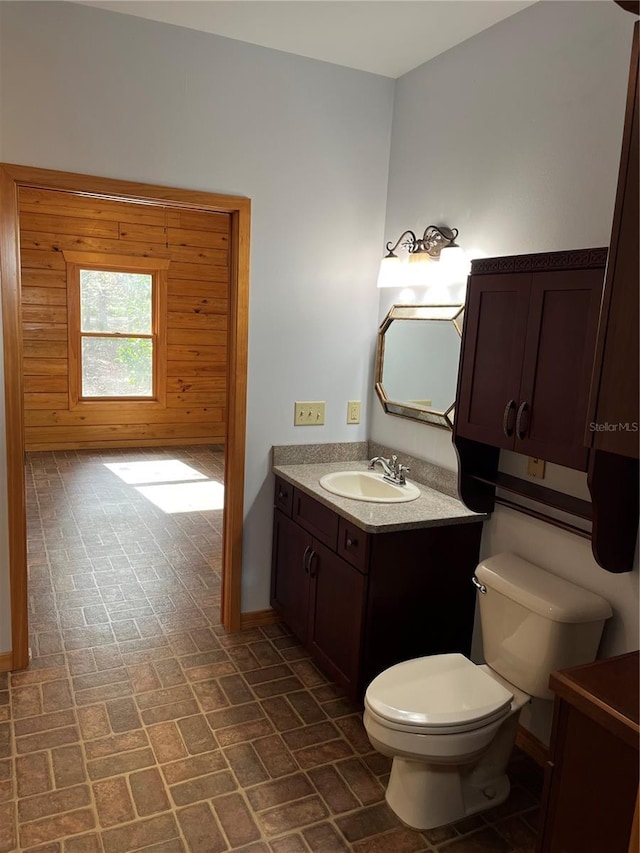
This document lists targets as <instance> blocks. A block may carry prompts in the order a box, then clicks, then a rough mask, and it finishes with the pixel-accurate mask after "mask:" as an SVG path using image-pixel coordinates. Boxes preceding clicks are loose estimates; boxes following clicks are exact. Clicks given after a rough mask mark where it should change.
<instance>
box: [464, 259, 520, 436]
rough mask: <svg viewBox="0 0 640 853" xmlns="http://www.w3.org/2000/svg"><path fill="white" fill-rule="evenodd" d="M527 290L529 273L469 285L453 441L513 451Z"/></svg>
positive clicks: (488, 278) (472, 281) (482, 278)
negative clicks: (457, 438)
mask: <svg viewBox="0 0 640 853" xmlns="http://www.w3.org/2000/svg"><path fill="white" fill-rule="evenodd" d="M530 286H531V273H501V274H498V275H481V276H473V275H472V276H471V277H470V279H469V294H468V298H467V308H466V317H465V325H464V335H463V338H462V341H463V354H462V362H461V367H460V381H459V385H458V402H457V407H456V423H455V431H456V434H457V435H460V436H463V437H464V438H471V439H473V440H474V441H481V442H483V443H485V444H490V445H492V446H493V447H504V448H507V449H511V448H512V447H513V443H514V438H513V436H514V429H515V416H516V412H517V408H518V405H519V402H520V400H519V391H520V375H521V371H522V357H523V352H524V342H525V335H526V328H527V310H528V305H529V291H530Z"/></svg>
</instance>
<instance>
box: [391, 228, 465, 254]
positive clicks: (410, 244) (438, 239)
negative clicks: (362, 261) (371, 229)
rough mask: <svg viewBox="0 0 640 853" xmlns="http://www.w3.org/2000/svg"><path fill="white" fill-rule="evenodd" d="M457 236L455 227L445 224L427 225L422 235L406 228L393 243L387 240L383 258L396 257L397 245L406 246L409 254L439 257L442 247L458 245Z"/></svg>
mask: <svg viewBox="0 0 640 853" xmlns="http://www.w3.org/2000/svg"><path fill="white" fill-rule="evenodd" d="M457 236H458V229H457V228H447V227H446V226H445V225H427V227H426V228H425V229H424V234H423V235H422V237H416V235H415V234H414V233H413V231H411V230H410V229H407V230H406V231H404V232H403V233H402V234H401V235H400V236H399V237H398V239H397V240H396V242H395V243H392V241H391V240H389V242H388V243H387V245H386V250H387V254H386V255H385V258H396V257H397V255H396V249H397V248H398V247H399V246H401V247H402V248H406V249H407V251H408V252H409V254H410V255H418V254H427V255H430V256H431V257H432V258H439V257H440V252H441V251H442V250H443V249H444V248H448V247H450V246H457V245H458V244H457V243H456V237H457Z"/></svg>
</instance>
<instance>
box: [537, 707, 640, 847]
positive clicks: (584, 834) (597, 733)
mask: <svg viewBox="0 0 640 853" xmlns="http://www.w3.org/2000/svg"><path fill="white" fill-rule="evenodd" d="M556 701H558V700H556ZM554 724H555V726H556V731H555V741H556V744H555V747H556V748H555V753H554V755H553V765H552V769H551V771H550V776H549V779H548V781H547V785H548V787H549V791H548V793H547V794H546V797H545V805H546V810H545V809H544V808H543V813H542V821H543V822H542V832H541V836H540V841H539V847H538V849H539V851H541V853H558V851H561V853H586V851H590V850H593V851H594V853H596V851H598V853H600V851H602V853H605V851H606V853H628V851H631V849H632V848H631V847H630V846H629V837H630V835H631V825H632V822H633V814H634V808H635V804H636V796H637V792H638V750H637V749H634V747H632V746H629V744H627V743H625V742H624V741H623V740H621V739H619V738H617V737H615V736H614V735H613V734H611V732H610V731H608V730H607V729H606V728H604V727H603V726H601V725H599V724H598V723H597V722H595V721H594V720H593V719H591V718H590V717H588V716H586V715H585V714H582V713H581V712H580V711H579V710H578V709H576V708H574V707H572V706H571V705H569V704H567V703H566V702H562V701H560V703H559V708H558V710H557V711H556V720H555V723H554Z"/></svg>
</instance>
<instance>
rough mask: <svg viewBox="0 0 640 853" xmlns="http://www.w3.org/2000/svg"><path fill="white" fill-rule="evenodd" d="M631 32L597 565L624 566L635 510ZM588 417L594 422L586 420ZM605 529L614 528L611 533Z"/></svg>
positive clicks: (600, 384) (598, 364) (599, 432)
mask: <svg viewBox="0 0 640 853" xmlns="http://www.w3.org/2000/svg"><path fill="white" fill-rule="evenodd" d="M639 28H640V25H639V24H638V23H637V22H636V24H635V29H634V34H633V51H632V54H631V69H630V73H629V89H628V96H627V111H626V116H625V125H624V135H623V140H622V156H621V158H620V173H619V177H618V192H617V195H616V205H615V210H614V215H613V229H612V233H611V250H610V252H609V262H608V264H607V274H606V281H605V287H604V296H603V299H602V313H601V315H600V326H599V328H598V347H597V350H596V360H595V365H594V371H593V381H592V384H591V398H590V406H589V416H588V422H587V438H586V443H587V444H591V447H592V450H591V460H590V463H589V481H588V482H589V490H590V492H591V498H592V501H593V506H594V509H595V510H596V511H595V512H594V520H593V553H594V555H595V558H596V560H597V561H598V562H599V563H600V565H601V566H607V567H611V566H613V567H615V568H614V571H628V570H629V568H630V567H631V564H632V560H633V554H634V551H635V547H636V537H637V530H638V511H639V509H640V506H639V504H640V501H639V493H640V490H639V489H638V470H639V463H638V455H639V454H638V449H639V446H640V443H639V433H638V423H639V421H640V415H639V413H638V384H639V383H638V363H639V361H640V357H639V355H640V354H639V352H638V256H639V251H638V231H639V228H638V198H639V196H640V186H639V180H638V159H639V158H640V140H639V138H638V101H639V100H640V95H639V93H638V31H639ZM592 424H593V426H592ZM611 531H613V532H614V533H615V535H611Z"/></svg>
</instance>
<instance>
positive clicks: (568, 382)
mask: <svg viewBox="0 0 640 853" xmlns="http://www.w3.org/2000/svg"><path fill="white" fill-rule="evenodd" d="M603 275H604V271H603V270H602V269H591V270H562V271H554V272H536V273H534V274H533V277H532V282H531V298H530V302H529V322H528V326H527V337H526V342H525V350H524V359H523V364H522V383H521V385H520V400H519V403H518V417H517V419H516V420H517V422H516V438H515V445H514V448H513V449H514V450H515V451H516V452H517V453H524V454H526V455H528V456H536V457H538V458H540V459H545V460H546V461H547V462H555V463H557V464H558V465H566V466H567V467H569V468H576V469H578V470H582V471H586V469H587V459H588V450H587V449H586V448H585V447H584V444H583V437H584V426H585V419H586V416H587V404H588V400H589V384H590V380H591V370H592V365H593V356H594V352H595V342H596V332H597V327H598V313H599V309H600V296H601V293H602V281H603Z"/></svg>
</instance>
